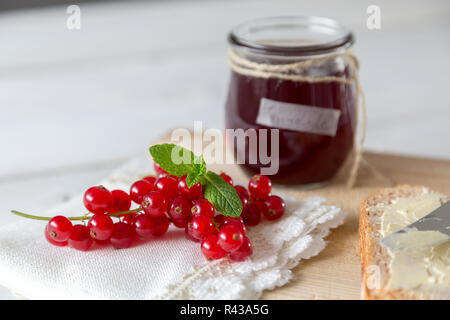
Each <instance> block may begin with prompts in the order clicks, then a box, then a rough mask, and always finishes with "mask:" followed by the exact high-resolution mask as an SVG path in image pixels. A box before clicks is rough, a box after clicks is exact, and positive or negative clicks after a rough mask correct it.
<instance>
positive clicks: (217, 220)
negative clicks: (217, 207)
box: [214, 214, 228, 227]
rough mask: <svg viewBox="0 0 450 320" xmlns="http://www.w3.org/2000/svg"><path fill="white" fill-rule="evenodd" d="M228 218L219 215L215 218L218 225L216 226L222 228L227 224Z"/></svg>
mask: <svg viewBox="0 0 450 320" xmlns="http://www.w3.org/2000/svg"><path fill="white" fill-rule="evenodd" d="M227 218H228V217H225V216H224V215H223V214H218V215H217V216H215V217H214V222H215V223H216V225H217V226H218V227H220V226H221V225H223V224H224V223H225V221H226V220H227Z"/></svg>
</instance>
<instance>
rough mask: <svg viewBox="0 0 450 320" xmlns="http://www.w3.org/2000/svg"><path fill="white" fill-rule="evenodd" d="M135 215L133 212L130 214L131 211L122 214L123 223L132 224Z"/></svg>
mask: <svg viewBox="0 0 450 320" xmlns="http://www.w3.org/2000/svg"><path fill="white" fill-rule="evenodd" d="M135 216H136V215H134V214H132V213H130V214H124V215H123V216H122V222H123V223H126V224H133V221H134V217H135Z"/></svg>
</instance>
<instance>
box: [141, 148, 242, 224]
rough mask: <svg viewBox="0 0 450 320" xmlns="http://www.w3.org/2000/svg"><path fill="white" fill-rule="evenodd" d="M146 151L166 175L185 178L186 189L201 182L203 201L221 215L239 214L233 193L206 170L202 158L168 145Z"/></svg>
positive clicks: (223, 181) (240, 208) (230, 188)
mask: <svg viewBox="0 0 450 320" xmlns="http://www.w3.org/2000/svg"><path fill="white" fill-rule="evenodd" d="M149 151H150V154H151V155H152V157H153V161H155V162H156V163H157V164H159V165H160V166H161V168H162V169H164V170H165V171H167V172H168V173H170V174H172V175H174V176H177V177H182V176H185V175H186V183H187V185H188V187H192V186H193V185H194V184H196V183H198V182H200V183H201V184H202V186H203V190H204V195H205V198H206V199H207V200H208V201H209V202H211V203H212V204H213V206H214V207H215V208H216V209H217V210H218V211H220V212H221V213H222V214H223V215H224V216H229V217H239V216H240V215H241V213H242V203H241V200H240V199H239V196H238V194H237V192H236V190H235V189H234V188H233V187H232V186H230V185H229V184H228V183H227V182H225V180H223V178H222V177H221V176H219V175H218V174H216V173H214V172H212V171H206V163H205V160H204V159H203V156H201V155H200V156H196V155H195V154H194V153H193V152H192V151H190V150H188V149H185V148H183V147H180V146H177V145H175V144H169V143H164V144H157V145H154V146H151V147H150V149H149Z"/></svg>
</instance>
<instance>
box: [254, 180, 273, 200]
mask: <svg viewBox="0 0 450 320" xmlns="http://www.w3.org/2000/svg"><path fill="white" fill-rule="evenodd" d="M248 191H249V192H250V195H251V196H252V198H256V199H261V200H264V199H266V198H267V197H268V196H269V195H270V191H272V181H270V179H269V178H268V177H267V176H263V175H260V174H255V175H254V176H253V177H251V178H250V181H249V182H248Z"/></svg>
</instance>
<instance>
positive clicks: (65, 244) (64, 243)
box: [44, 228, 68, 247]
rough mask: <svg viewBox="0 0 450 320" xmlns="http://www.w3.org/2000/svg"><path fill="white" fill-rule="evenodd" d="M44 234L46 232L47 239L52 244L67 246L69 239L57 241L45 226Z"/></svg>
mask: <svg viewBox="0 0 450 320" xmlns="http://www.w3.org/2000/svg"><path fill="white" fill-rule="evenodd" d="M44 234H45V239H47V241H48V242H49V243H50V244H52V245H54V246H57V247H65V246H67V243H68V242H67V241H55V240H53V238H52V237H51V236H50V235H49V234H48V232H47V228H45V231H44Z"/></svg>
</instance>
